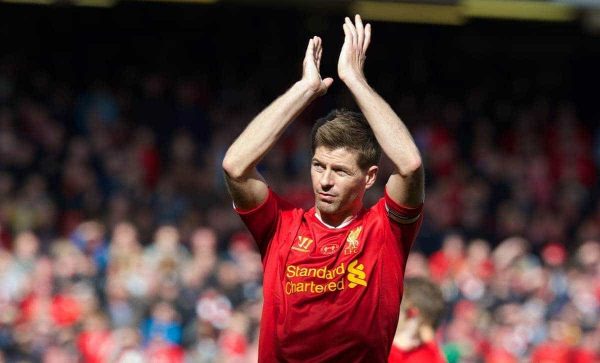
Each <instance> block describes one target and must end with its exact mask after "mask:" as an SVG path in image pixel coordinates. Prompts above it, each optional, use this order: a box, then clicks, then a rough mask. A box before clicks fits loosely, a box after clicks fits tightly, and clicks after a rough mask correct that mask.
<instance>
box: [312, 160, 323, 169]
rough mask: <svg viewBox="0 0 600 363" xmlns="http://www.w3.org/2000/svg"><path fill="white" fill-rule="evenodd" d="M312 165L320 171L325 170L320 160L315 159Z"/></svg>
mask: <svg viewBox="0 0 600 363" xmlns="http://www.w3.org/2000/svg"><path fill="white" fill-rule="evenodd" d="M312 166H313V168H314V169H315V170H316V171H318V172H321V171H323V170H324V169H323V165H321V164H320V163H318V162H316V161H314V162H313V163H312Z"/></svg>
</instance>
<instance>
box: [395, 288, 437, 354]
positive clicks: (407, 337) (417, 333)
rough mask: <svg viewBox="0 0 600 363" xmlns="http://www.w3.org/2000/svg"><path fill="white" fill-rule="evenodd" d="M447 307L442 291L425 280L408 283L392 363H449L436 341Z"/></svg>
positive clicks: (401, 308)
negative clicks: (436, 334) (436, 332)
mask: <svg viewBox="0 0 600 363" xmlns="http://www.w3.org/2000/svg"><path fill="white" fill-rule="evenodd" d="M444 306H445V305H444V297H443V296H442V292H441V290H440V289H439V287H437V286H436V285H435V284H434V283H432V282H431V281H429V280H427V279H425V278H423V277H411V278H407V279H406V280H405V282H404V298H403V299H402V305H401V307H400V319H399V321H398V328H397V330H396V336H395V337H394V343H393V345H392V351H391V352H390V357H389V360H388V362H389V363H421V362H427V363H446V359H445V358H444V356H443V355H442V353H441V351H440V349H439V347H438V345H437V344H436V341H435V329H436V328H437V327H438V325H439V323H440V320H441V318H442V314H443V313H444Z"/></svg>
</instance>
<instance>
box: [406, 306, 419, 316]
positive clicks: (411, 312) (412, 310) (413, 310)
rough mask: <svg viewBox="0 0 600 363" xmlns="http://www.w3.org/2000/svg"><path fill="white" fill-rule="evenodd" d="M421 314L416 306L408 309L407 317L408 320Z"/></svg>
mask: <svg viewBox="0 0 600 363" xmlns="http://www.w3.org/2000/svg"><path fill="white" fill-rule="evenodd" d="M419 313H420V312H419V309H418V308H416V307H414V306H413V307H410V308H407V309H406V317H407V318H408V319H412V318H415V317H417V316H419Z"/></svg>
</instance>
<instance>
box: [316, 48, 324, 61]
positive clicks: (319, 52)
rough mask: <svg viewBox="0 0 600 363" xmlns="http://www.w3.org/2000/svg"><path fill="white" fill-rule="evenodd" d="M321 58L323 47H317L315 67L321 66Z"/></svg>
mask: <svg viewBox="0 0 600 363" xmlns="http://www.w3.org/2000/svg"><path fill="white" fill-rule="evenodd" d="M321 56H323V46H322V45H320V46H319V51H318V52H317V66H320V65H321Z"/></svg>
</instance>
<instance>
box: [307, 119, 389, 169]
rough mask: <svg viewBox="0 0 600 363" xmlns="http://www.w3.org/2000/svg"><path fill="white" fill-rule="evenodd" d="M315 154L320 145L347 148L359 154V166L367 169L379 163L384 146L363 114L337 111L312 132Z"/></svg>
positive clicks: (317, 124) (319, 120)
mask: <svg viewBox="0 0 600 363" xmlns="http://www.w3.org/2000/svg"><path fill="white" fill-rule="evenodd" d="M311 141H312V145H311V146H312V153H313V155H314V154H315V150H316V149H317V147H319V146H325V147H327V148H330V149H338V148H346V149H349V150H354V151H356V152H357V153H358V166H359V167H360V168H361V169H363V170H366V169H368V168H369V167H370V166H372V165H377V164H379V159H380V158H381V147H380V146H379V143H378V142H377V139H376V138H375V134H373V130H372V129H371V126H369V123H368V122H367V120H366V119H365V116H363V114H362V113H359V112H352V111H349V110H346V109H335V110H333V111H331V112H330V113H329V114H328V115H327V116H325V117H322V118H320V119H318V120H317V122H315V124H314V126H313V128H312V132H311Z"/></svg>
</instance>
